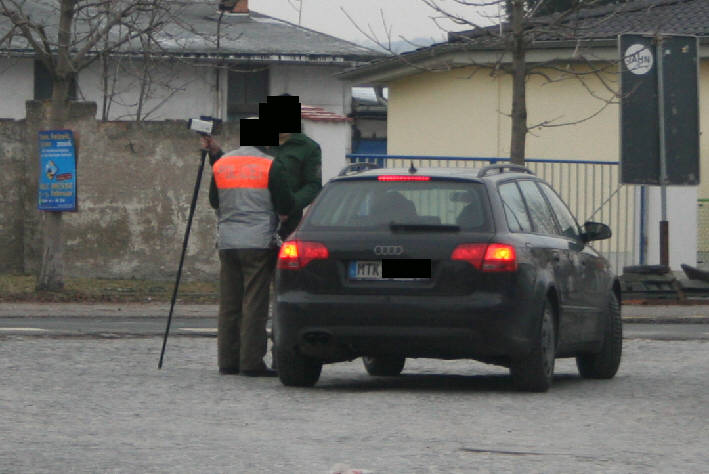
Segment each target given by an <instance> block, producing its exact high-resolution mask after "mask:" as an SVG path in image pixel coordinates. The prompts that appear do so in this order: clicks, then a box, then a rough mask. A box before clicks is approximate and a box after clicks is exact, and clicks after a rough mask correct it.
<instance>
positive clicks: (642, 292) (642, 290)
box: [620, 264, 709, 304]
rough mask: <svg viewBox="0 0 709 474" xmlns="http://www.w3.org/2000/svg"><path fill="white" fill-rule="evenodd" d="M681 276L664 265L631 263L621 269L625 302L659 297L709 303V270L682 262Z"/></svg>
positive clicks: (663, 301) (637, 301)
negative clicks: (632, 264) (631, 264)
mask: <svg viewBox="0 0 709 474" xmlns="http://www.w3.org/2000/svg"><path fill="white" fill-rule="evenodd" d="M681 266H682V270H683V272H684V275H682V274H675V273H674V272H672V271H671V270H670V268H669V267H668V266H666V265H634V266H629V267H624V268H623V275H622V276H621V277H620V283H621V292H622V295H623V302H624V303H649V302H652V301H653V300H662V303H663V304H666V303H668V302H671V301H675V302H678V303H684V304H692V303H704V304H706V303H709V271H705V270H700V269H698V268H694V267H691V266H689V265H685V264H682V265H681Z"/></svg>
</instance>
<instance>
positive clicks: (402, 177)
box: [377, 175, 431, 181]
mask: <svg viewBox="0 0 709 474" xmlns="http://www.w3.org/2000/svg"><path fill="white" fill-rule="evenodd" d="M377 179H379V181H431V177H430V176H409V175H382V176H379V177H378V178H377Z"/></svg>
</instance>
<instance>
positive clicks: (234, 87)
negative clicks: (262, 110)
mask: <svg viewBox="0 0 709 474" xmlns="http://www.w3.org/2000/svg"><path fill="white" fill-rule="evenodd" d="M227 87H228V89H227V120H229V121H236V120H240V119H242V118H245V117H248V116H251V115H258V104H259V103H261V102H266V98H267V97H268V68H267V67H266V66H264V67H263V68H262V69H257V70H254V71H251V72H246V71H229V80H228V83H227Z"/></svg>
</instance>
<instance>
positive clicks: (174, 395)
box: [0, 325, 709, 474]
mask: <svg viewBox="0 0 709 474" xmlns="http://www.w3.org/2000/svg"><path fill="white" fill-rule="evenodd" d="M628 326H630V325H628ZM160 346H161V339H160V338H159V337H121V338H116V339H106V338H97V337H82V338H71V337H70V338H65V337H58V338H52V337H50V338H47V337H25V336H13V335H3V336H0V367H2V369H0V370H1V373H2V383H1V384H0V407H2V412H1V413H2V414H1V415H0V433H2V435H1V436H2V442H0V472H3V473H25V472H32V473H56V472H75V473H103V472H111V473H135V472H151V473H153V472H170V473H202V472H204V473H222V472H223V473H227V472H229V473H249V474H260V473H268V474H272V473H288V474H299V473H304V474H312V473H316V474H317V473H323V474H325V473H330V472H333V471H334V470H335V469H334V468H335V466H336V465H341V466H349V467H352V468H358V469H363V470H365V471H366V472H371V473H470V472H519V473H528V472H532V473H535V472H544V473H569V472H574V473H586V472H589V473H590V472H621V473H625V472H627V473H636V472H644V473H645V472H648V473H651V472H706V469H707V466H708V465H709V452H707V449H706V446H707V424H706V420H707V419H709V364H707V360H709V343H707V342H706V341H694V340H688V341H657V340H645V339H632V340H626V341H625V344H624V354H623V360H622V363H621V368H620V371H619V373H618V375H617V376H616V378H614V379H612V380H584V379H581V378H579V376H578V373H577V370H576V367H575V364H574V362H573V360H568V359H564V360H560V361H558V363H557V368H556V372H555V374H556V375H555V379H554V385H553V387H552V389H551V391H549V392H548V393H544V394H529V393H518V392H515V391H513V390H512V386H511V383H510V380H509V377H508V374H507V371H506V370H505V369H503V368H498V367H494V366H488V365H484V364H479V363H475V362H471V361H438V360H431V359H417V360H410V361H407V365H406V368H405V369H404V373H403V375H402V376H400V377H390V378H388V377H370V376H367V375H366V374H365V372H364V370H363V368H362V365H361V361H359V360H355V361H353V362H349V363H341V364H333V365H328V366H325V367H324V369H323V375H322V377H321V380H320V382H319V383H318V385H316V386H315V387H314V388H312V389H294V388H287V387H283V386H282V385H281V384H280V383H279V382H278V380H277V379H253V378H248V377H240V376H220V375H218V372H217V370H216V343H215V341H214V339H212V338H207V337H176V338H174V339H173V340H171V341H170V344H169V345H168V353H167V357H166V361H165V366H164V367H163V369H162V370H157V369H156V363H157V360H158V356H159V352H160Z"/></svg>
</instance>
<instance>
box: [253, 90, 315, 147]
mask: <svg viewBox="0 0 709 474" xmlns="http://www.w3.org/2000/svg"><path fill="white" fill-rule="evenodd" d="M300 114H301V112H300V99H299V97H298V96H290V95H289V96H269V97H268V99H267V102H266V103H265V104H264V103H261V104H259V118H258V119H257V120H254V119H250V120H245V119H242V120H241V122H240V125H241V144H242V145H250V146H277V145H279V144H282V143H283V142H284V141H285V140H287V137H288V136H290V134H291V133H299V132H300V131H301V121H300V120H301V115H300ZM284 137H285V138H284Z"/></svg>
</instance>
